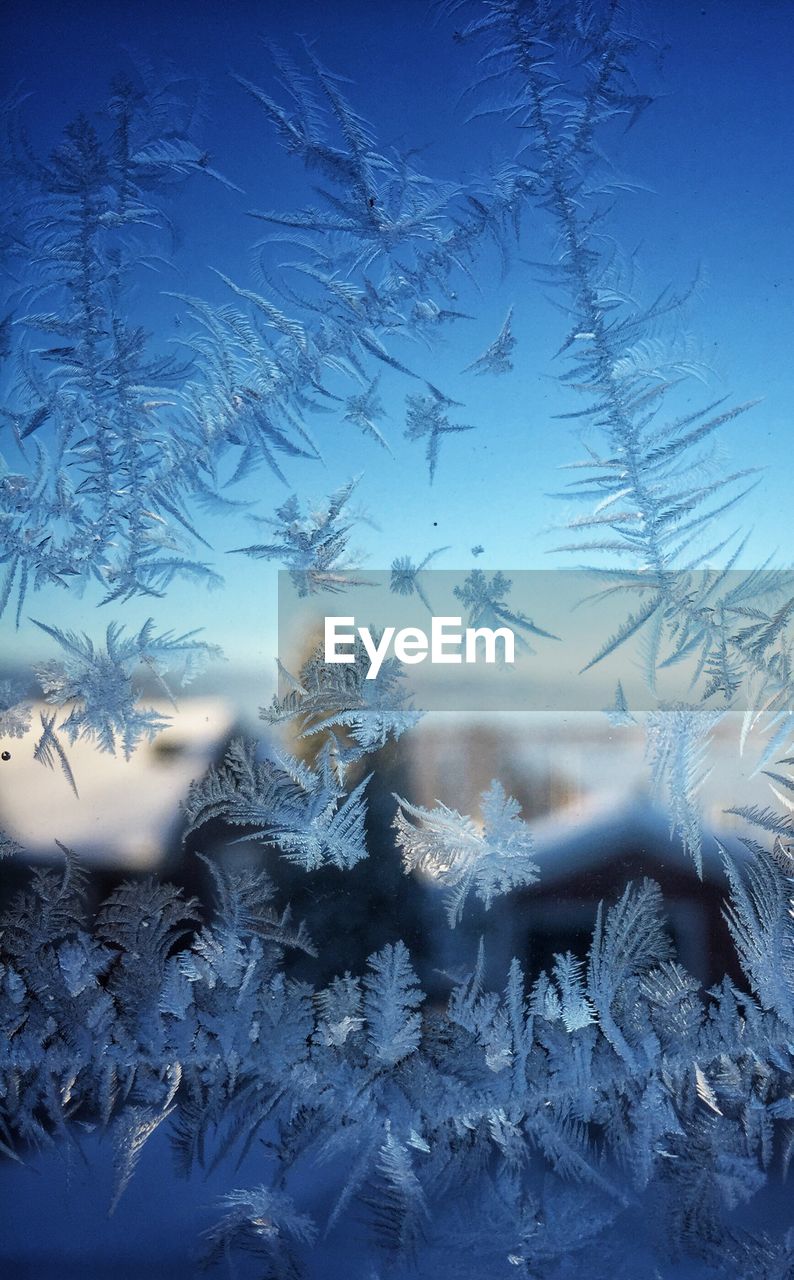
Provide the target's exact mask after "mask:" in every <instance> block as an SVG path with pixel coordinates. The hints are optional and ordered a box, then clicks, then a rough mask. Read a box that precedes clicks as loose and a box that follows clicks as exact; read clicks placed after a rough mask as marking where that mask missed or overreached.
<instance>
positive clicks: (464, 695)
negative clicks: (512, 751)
mask: <svg viewBox="0 0 794 1280" xmlns="http://www.w3.org/2000/svg"><path fill="white" fill-rule="evenodd" d="M329 619H336V620H338V619H346V620H347V621H345V622H336V624H335V628H336V633H337V636H338V637H343V636H345V635H348V634H351V633H352V634H354V635H355V636H356V637H357V639H356V644H355V645H353V644H351V643H350V642H349V641H347V642H345V641H343V640H341V639H340V640H339V642H338V643H337V645H336V653H337V654H338V655H351V654H353V653H354V652H355V661H354V662H347V663H341V662H340V663H328V662H326V661H325V658H326V640H327V638H328V637H329V635H330V626H331V624H329V622H328V620H329ZM351 619H352V622H351V621H350V620H351ZM434 619H435V620H436V627H437V628H438V626H439V624H438V620H439V619H447V620H448V621H447V622H446V623H445V624H444V626H443V629H444V632H445V637H446V643H445V644H444V646H443V650H437V653H438V656H446V657H449V655H455V654H456V653H458V654H459V655H460V661H459V662H454V661H433V660H432V639H433V620H434ZM457 620H459V622H458V621H457ZM793 628H794V572H792V571H788V570H785V571H784V570H781V571H772V570H760V571H759V570H753V571H750V570H748V571H745V570H730V571H716V570H710V571H707V570H697V571H693V572H684V571H681V572H678V571H677V572H665V573H664V574H653V573H650V572H647V573H646V572H642V571H633V572H632V571H627V572H619V571H602V572H595V571H584V570H582V571H580V570H504V571H494V570H477V569H475V570H471V569H463V570H451V569H427V570H423V571H419V572H417V571H415V570H414V569H413V568H412V566H410V565H405V563H398V564H396V565H395V567H394V568H393V569H388V570H371V569H369V570H360V571H359V570H356V571H353V570H344V571H335V572H334V573H333V574H329V573H326V574H323V575H318V578H317V581H316V582H314V580H313V579H312V578H311V577H309V576H307V575H306V574H303V573H302V574H300V575H298V574H295V575H294V576H293V575H292V574H290V572H288V571H281V572H280V573H279V592H278V633H279V641H278V643H279V661H280V664H281V672H280V682H279V697H280V698H281V699H284V698H289V697H301V696H304V695H305V693H306V691H307V686H311V688H310V689H309V690H308V691H309V692H311V691H315V692H316V691H318V690H319V689H321V688H323V687H324V688H325V689H326V692H328V691H329V690H333V688H335V687H336V688H338V690H339V700H340V702H341V700H342V698H343V691H344V690H347V691H348V693H350V694H353V693H355V696H357V697H359V698H363V699H365V700H366V701H367V703H372V702H377V700H378V699H379V698H381V699H388V698H389V697H391V696H392V695H393V694H395V691H396V694H397V695H398V696H399V697H400V698H401V699H402V701H403V702H404V703H412V704H413V705H414V706H415V707H416V708H417V709H418V710H419V709H421V710H423V711H456V712H473V713H482V712H500V713H501V712H505V711H521V712H528V711H533V712H592V711H607V712H609V713H610V714H612V715H613V716H614V717H615V719H616V721H619V720H620V718H621V716H622V715H625V716H629V717H630V716H633V715H634V714H635V713H642V712H645V711H648V710H651V709H654V708H657V707H658V706H659V705H660V703H665V704H671V703H677V702H686V703H690V704H691V703H697V702H699V701H703V702H704V703H705V704H706V705H713V706H725V705H727V704H728V703H729V702H730V703H731V704H732V705H733V706H734V707H736V706H737V705H741V704H742V702H743V701H744V700H745V699H746V695H747V688H748V687H749V686H751V685H752V682H753V679H754V678H755V677H759V678H760V676H761V674H762V673H763V670H764V669H765V666H768V664H769V662H770V661H773V660H774V661H780V660H781V655H782V654H783V653H785V650H786V646H787V645H788V644H790V641H791V633H792V629H793ZM389 629H391V630H389ZM467 629H468V630H482V629H486V630H490V631H491V632H494V633H499V632H502V631H509V632H512V634H513V636H514V660H513V661H505V660H504V658H505V656H506V650H507V648H508V645H507V641H506V638H505V637H502V636H499V635H498V634H497V637H496V639H495V641H494V642H493V646H494V648H495V658H496V660H495V661H487V660H486V658H487V656H488V655H487V652H486V649H487V644H486V637H485V636H482V635H481V636H480V637H478V638H476V640H475V641H474V648H473V649H472V648H469V650H468V655H467V646H466V634H465V633H466V631H467ZM364 632H366V633H367V635H366V637H365V636H364V634H363V633H364ZM400 633H407V634H406V635H404V636H403V642H402V651H403V652H404V653H406V654H408V653H410V654H411V655H413V656H416V655H417V654H420V653H421V652H422V644H421V641H420V638H419V637H420V635H421V634H424V635H426V636H427V650H428V652H427V656H426V657H424V658H423V659H422V660H421V661H418V660H414V661H413V662H411V661H406V662H402V663H399V662H398V661H397V659H396V657H395V652H400ZM457 634H459V635H460V637H461V639H460V643H459V644H456V643H455V641H454V640H451V639H450V636H455V635H457ZM384 635H385V640H384ZM387 642H388V643H387ZM367 645H369V650H368V649H367V647H366V646H367ZM378 645H380V646H382V651H383V653H384V654H385V655H386V656H385V658H384V660H383V664H382V666H381V667H380V670H379V672H378V674H377V675H376V676H374V678H371V679H367V672H368V671H372V670H373V669H374V667H375V666H377V661H378V660H377V659H375V660H374V661H373V659H372V658H371V657H370V656H369V654H370V653H371V652H373V646H378ZM776 655H777V656H776ZM467 656H468V658H469V660H468V661H467ZM492 656H493V655H492ZM301 691H303V694H302V693H301ZM321 704H322V699H321V698H318V709H319V708H321Z"/></svg>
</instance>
